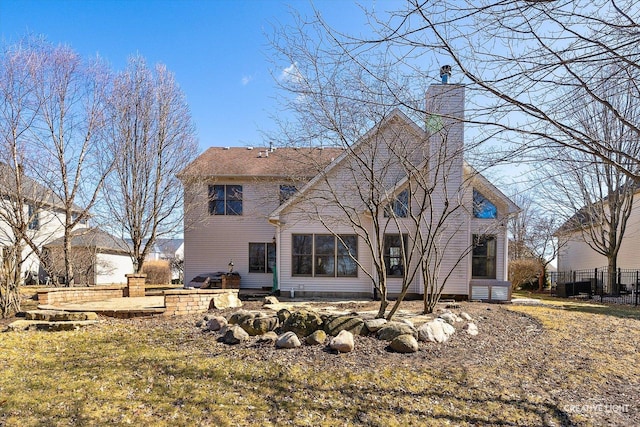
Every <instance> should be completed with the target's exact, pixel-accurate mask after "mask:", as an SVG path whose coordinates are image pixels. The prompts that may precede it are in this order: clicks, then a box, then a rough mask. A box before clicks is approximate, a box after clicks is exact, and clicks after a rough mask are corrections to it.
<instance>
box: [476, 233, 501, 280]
mask: <svg viewBox="0 0 640 427" xmlns="http://www.w3.org/2000/svg"><path fill="white" fill-rule="evenodd" d="M472 258H473V259H472V266H471V277H472V278H473V279H495V278H496V236H493V235H477V234H474V235H473V257H472Z"/></svg>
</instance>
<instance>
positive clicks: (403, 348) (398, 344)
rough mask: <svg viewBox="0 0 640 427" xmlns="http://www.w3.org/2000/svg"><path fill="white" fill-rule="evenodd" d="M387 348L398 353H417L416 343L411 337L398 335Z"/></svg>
mask: <svg viewBox="0 0 640 427" xmlns="http://www.w3.org/2000/svg"><path fill="white" fill-rule="evenodd" d="M389 348H391V350H393V351H396V352H398V353H415V352H416V351H418V341H417V340H416V339H415V338H414V336H413V335H409V334H404V335H399V336H397V337H395V338H394V339H393V341H391V344H389Z"/></svg>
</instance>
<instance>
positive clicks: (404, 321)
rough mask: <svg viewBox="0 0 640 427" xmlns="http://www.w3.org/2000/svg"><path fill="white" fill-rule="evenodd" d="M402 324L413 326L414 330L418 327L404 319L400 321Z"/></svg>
mask: <svg viewBox="0 0 640 427" xmlns="http://www.w3.org/2000/svg"><path fill="white" fill-rule="evenodd" d="M400 321H401V322H402V323H406V324H407V325H409V326H411V327H412V328H415V327H416V325H414V324H413V322H412V321H411V320H409V319H402V320H400Z"/></svg>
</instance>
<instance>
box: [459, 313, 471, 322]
mask: <svg viewBox="0 0 640 427" xmlns="http://www.w3.org/2000/svg"><path fill="white" fill-rule="evenodd" d="M460 317H462V318H463V319H464V320H466V321H467V322H471V321H472V320H473V318H472V317H471V316H470V315H469V313H465V312H464V311H463V312H462V313H460Z"/></svg>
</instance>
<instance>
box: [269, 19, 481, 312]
mask: <svg viewBox="0 0 640 427" xmlns="http://www.w3.org/2000/svg"><path fill="white" fill-rule="evenodd" d="M273 46H274V48H275V50H276V51H277V53H278V54H279V57H280V58H284V60H285V61H286V63H287V64H288V65H289V66H288V67H286V69H285V71H284V72H283V74H282V75H281V76H277V77H278V81H279V83H280V85H281V87H282V88H283V89H284V90H285V91H286V93H287V94H288V96H285V98H284V100H283V103H284V105H283V109H284V110H287V111H289V112H291V113H293V114H294V115H295V117H296V118H297V119H298V121H297V122H290V121H288V122H281V124H282V126H281V133H280V135H279V136H280V138H281V139H280V140H281V141H282V142H281V143H282V144H284V145H289V146H291V145H294V146H307V147H309V146H314V145H316V146H317V145H321V146H337V147H341V148H342V149H343V150H344V154H343V157H342V158H340V159H338V160H337V162H338V163H339V164H340V168H339V170H338V171H336V170H334V169H328V170H327V169H318V172H319V174H318V176H317V178H315V179H314V181H312V182H311V183H309V184H307V185H308V186H309V188H311V187H313V188H311V189H309V190H308V191H307V192H306V193H305V194H304V196H301V198H300V199H301V200H300V199H299V200H298V201H297V204H296V205H295V206H290V207H285V209H290V211H291V212H295V214H297V215H299V216H300V217H301V218H302V217H305V215H306V216H307V217H308V218H311V219H313V220H315V221H318V220H320V221H321V223H322V225H323V226H324V227H325V228H326V229H327V230H328V231H329V232H330V233H331V234H333V235H334V236H335V237H336V238H337V239H338V241H339V243H340V244H341V245H342V246H344V247H348V246H349V245H348V243H347V242H345V239H344V236H345V234H346V233H347V230H349V231H351V232H352V233H355V234H356V235H357V236H358V237H359V238H360V239H361V241H363V242H364V243H365V246H366V248H365V251H366V252H367V255H368V256H367V259H371V261H372V264H371V265H363V263H362V262H360V260H359V259H357V258H356V257H355V256H351V259H352V261H353V262H354V263H356V264H357V265H358V267H359V269H360V271H362V272H364V274H365V275H366V276H367V277H368V278H369V279H370V280H371V282H372V284H373V287H374V289H375V290H376V291H377V293H378V294H379V296H380V299H381V303H380V308H379V311H378V314H377V315H378V317H383V316H385V315H386V316H387V317H388V318H391V317H393V315H394V313H395V312H396V310H397V309H398V307H399V304H400V303H401V301H402V299H403V298H404V297H405V295H406V294H407V292H408V291H409V290H410V288H411V286H412V285H415V284H417V283H418V280H417V279H418V277H420V278H421V279H422V281H423V283H424V290H423V292H424V294H425V301H424V305H425V308H424V309H425V311H426V312H430V311H432V310H433V308H434V306H435V304H436V303H437V301H438V300H439V298H440V295H441V294H442V291H443V289H444V286H445V284H446V283H447V281H448V280H449V279H450V278H451V276H452V274H453V272H454V271H455V270H456V269H457V268H458V267H460V266H461V262H462V260H464V259H467V258H466V257H467V255H468V254H469V252H470V251H471V248H472V245H471V244H469V238H468V233H467V230H466V229H465V230H462V229H461V227H460V224H463V223H464V221H463V218H465V217H466V218H468V217H469V215H470V214H471V213H470V206H471V203H470V202H467V201H468V200H470V197H469V198H468V199H467V201H465V196H468V195H469V192H470V188H469V186H468V185H469V182H468V181H466V180H465V179H464V166H463V158H462V153H463V149H464V136H463V134H462V123H463V121H464V117H463V116H462V110H463V107H462V108H461V109H460V111H458V110H455V111H449V110H447V109H444V110H443V109H442V108H441V107H442V106H441V105H428V106H427V107H426V108H425V107H424V93H425V91H424V89H425V85H424V84H423V83H429V82H428V81H422V83H421V81H420V79H414V78H413V77H414V76H412V75H409V76H407V75H406V74H404V73H405V72H406V70H405V69H402V67H395V65H397V63H398V62H397V61H395V62H394V61H388V60H387V59H388V58H387V57H386V56H385V54H384V52H370V51H366V50H365V51H359V50H358V48H357V47H355V48H354V46H353V45H351V44H350V43H349V41H348V40H345V38H344V37H341V36H340V35H339V34H337V33H336V32H335V31H334V30H332V29H331V28H330V27H329V26H328V25H326V23H325V22H324V21H322V19H321V18H320V17H319V16H317V17H316V20H314V21H313V22H306V21H303V20H300V21H299V22H298V26H297V27H294V28H286V29H282V30H281V31H279V32H277V34H276V35H275V36H274V39H273ZM360 46H362V44H360ZM282 68H284V67H282ZM416 82H418V83H417V84H416ZM443 87H444V91H443V92H444V94H440V96H439V97H437V98H438V102H440V103H442V102H443V100H444V99H446V98H448V97H449V96H452V97H457V98H458V99H459V101H458V102H459V104H458V105H464V95H461V94H462V93H463V92H464V91H463V90H462V88H461V87H456V88H454V86H453V85H452V86H448V87H447V85H443ZM456 90H457V93H456ZM416 91H419V92H420V95H419V96H417V97H416V96H415V92H416ZM449 91H450V92H449ZM454 93H456V94H455V95H453V94H454ZM438 102H436V103H435V104H437V103H438ZM399 108H402V111H406V112H407V114H409V116H407V115H405V114H404V113H402V112H400V110H399ZM456 108H459V107H456ZM411 117H413V118H414V119H413V120H412V119H411ZM427 118H429V120H428V121H430V122H433V123H432V126H431V128H430V129H428V132H426V131H425V130H424V129H422V128H421V127H420V126H418V125H416V122H417V123H422V122H423V120H425V119H427ZM430 137H431V139H430ZM345 182H353V183H354V185H352V186H351V185H345ZM303 191H305V189H303ZM465 203H466V206H467V209H465ZM461 233H463V234H464V239H463V241H464V244H463V246H464V247H463V248H462V250H460V239H459V237H460V236H461V235H462V234H461ZM387 236H393V238H394V239H395V241H394V244H393V247H394V253H389V252H387V249H386V248H387V247H389V245H388V244H386V243H388V242H386V241H385V239H386V238H387ZM454 248H455V249H454ZM391 259H393V262H392V261H391ZM396 270H397V272H396ZM390 290H392V292H393V293H394V294H397V296H398V298H397V299H396V302H395V304H394V306H393V307H392V308H391V310H390V311H389V313H388V314H386V310H387V308H388V304H389V302H388V301H387V296H388V294H389V293H390Z"/></svg>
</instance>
